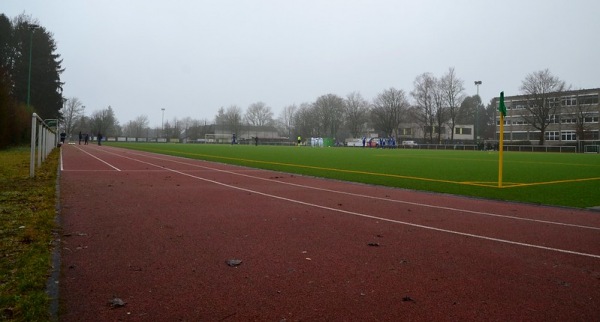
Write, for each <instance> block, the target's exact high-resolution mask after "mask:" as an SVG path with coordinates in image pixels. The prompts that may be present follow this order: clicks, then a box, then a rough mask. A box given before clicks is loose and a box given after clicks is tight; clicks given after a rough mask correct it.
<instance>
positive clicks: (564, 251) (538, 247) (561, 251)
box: [108, 152, 600, 259]
mask: <svg viewBox="0 0 600 322" xmlns="http://www.w3.org/2000/svg"><path fill="white" fill-rule="evenodd" d="M108 153H110V152H108ZM113 154H115V155H118V156H120V157H122V158H125V159H129V160H133V161H137V162H140V163H144V164H147V165H150V166H154V167H158V168H161V169H164V170H168V171H170V172H173V173H177V174H180V175H182V176H186V177H190V178H193V179H198V180H202V181H205V182H210V183H214V184H216V185H220V186H224V187H227V188H231V189H235V190H240V191H245V192H250V193H255V194H258V195H261V196H265V197H268V198H273V199H278V200H283V201H287V202H291V203H296V204H300V205H304V206H309V207H314V208H319V209H324V210H329V211H334V212H339V213H344V214H348V215H352V216H357V217H363V218H370V219H376V220H380V221H386V222H391V223H396V224H401V225H406V226H411V227H417V228H422V229H427V230H433V231H438V232H444V233H449V234H454V235H459V236H465V237H472V238H477V239H483V240H489V241H494V242H499V243H504V244H510V245H518V246H524V247H530V248H536V249H543V250H548V251H554V252H559V253H565V254H572V255H580V256H585V257H592V258H598V259H600V255H596V254H589V253H582V252H575V251H571V250H566V249H560V248H553V247H546V246H540V245H533V244H528V243H521V242H516V241H511V240H506V239H500V238H493V237H487V236H482V235H475V234H470V233H463V232H459V231H455V230H449V229H443V228H436V227H431V226H425V225H419V224H414V223H409V222H406V221H400V220H395V219H388V218H383V217H377V216H371V215H367V214H363V213H359V212H354V211H348V210H342V209H337V208H331V207H327V206H321V205H317V204H313V203H308V202H304V201H300V200H295V199H290V198H285V197H280V196H276V195H272V194H268V193H264V192H260V191H256V190H252V189H247V188H242V187H236V186H233V185H230V184H226V183H223V182H218V181H215V180H211V179H206V178H202V177H198V176H195V175H192V174H188V173H185V172H182V171H179V170H175V169H171V168H167V167H165V166H160V165H156V164H153V163H150V162H147V161H142V160H138V159H134V158H130V157H126V156H123V155H120V154H116V153H113ZM223 171H225V170H223ZM225 172H226V171H225ZM384 200H387V199H384Z"/></svg>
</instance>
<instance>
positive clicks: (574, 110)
mask: <svg viewBox="0 0 600 322" xmlns="http://www.w3.org/2000/svg"><path fill="white" fill-rule="evenodd" d="M561 103H562V107H563V110H564V111H566V112H567V113H569V114H568V115H569V117H570V118H571V119H572V120H575V133H576V135H577V141H579V140H590V139H592V138H593V136H592V135H591V132H590V130H591V129H593V127H594V126H593V124H594V123H593V117H594V116H595V115H596V117H597V113H596V110H595V108H594V107H595V106H596V105H597V104H598V97H597V96H595V95H583V96H579V95H576V96H571V97H563V99H562V101H561Z"/></svg>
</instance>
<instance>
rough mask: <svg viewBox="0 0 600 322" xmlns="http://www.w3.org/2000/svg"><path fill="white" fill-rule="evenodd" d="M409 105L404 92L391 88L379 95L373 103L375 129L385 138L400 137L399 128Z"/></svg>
mask: <svg viewBox="0 0 600 322" xmlns="http://www.w3.org/2000/svg"><path fill="white" fill-rule="evenodd" d="M408 107H409V104H408V100H407V99H406V95H405V94H404V91H403V90H401V89H400V90H398V89H395V88H390V89H387V90H384V91H383V92H382V93H380V94H379V95H377V97H376V98H375V100H374V102H373V110H372V111H373V113H372V116H373V123H374V126H375V129H377V130H379V131H381V132H383V135H385V136H395V137H397V136H398V126H399V125H400V123H401V122H402V117H403V116H404V114H405V112H406V111H407V110H408Z"/></svg>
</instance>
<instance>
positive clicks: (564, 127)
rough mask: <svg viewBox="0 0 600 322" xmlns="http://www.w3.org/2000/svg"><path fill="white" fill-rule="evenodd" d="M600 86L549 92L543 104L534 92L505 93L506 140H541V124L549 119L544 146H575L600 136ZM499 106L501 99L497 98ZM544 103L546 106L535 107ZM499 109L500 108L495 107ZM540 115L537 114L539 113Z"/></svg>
mask: <svg viewBox="0 0 600 322" xmlns="http://www.w3.org/2000/svg"><path fill="white" fill-rule="evenodd" d="M599 97H600V88H595V89H583V90H570V91H564V92H560V93H551V94H549V95H546V96H545V98H544V103H542V101H541V100H540V98H539V96H538V98H537V99H535V98H533V96H531V95H518V96H505V97H504V104H505V105H506V111H507V113H506V117H505V118H504V142H505V144H506V143H508V144H510V143H511V142H512V143H517V142H527V141H528V142H530V143H531V144H538V143H539V141H540V133H541V131H540V127H541V126H540V125H539V124H540V123H541V120H543V119H545V120H546V127H545V133H544V144H545V145H576V144H577V142H578V141H588V140H589V141H597V140H599V139H600V134H599V133H600V122H598V119H599V116H600V105H599V104H598V101H599ZM494 100H495V102H494V103H495V105H496V107H498V105H499V103H500V98H499V97H496V98H494ZM541 104H544V106H545V108H542V109H538V108H535V107H536V106H537V105H540V106H541ZM496 110H497V108H496ZM532 111H533V112H532ZM536 114H537V115H536ZM496 125H497V126H496V137H499V135H500V128H499V126H500V117H499V114H497V117H496Z"/></svg>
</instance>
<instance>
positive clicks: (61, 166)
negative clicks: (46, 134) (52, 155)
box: [60, 147, 63, 171]
mask: <svg viewBox="0 0 600 322" xmlns="http://www.w3.org/2000/svg"><path fill="white" fill-rule="evenodd" d="M62 151H63V150H62V147H61V149H60V171H63V157H62Z"/></svg>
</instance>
